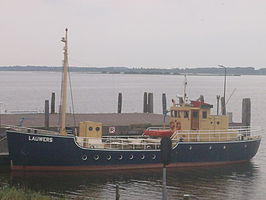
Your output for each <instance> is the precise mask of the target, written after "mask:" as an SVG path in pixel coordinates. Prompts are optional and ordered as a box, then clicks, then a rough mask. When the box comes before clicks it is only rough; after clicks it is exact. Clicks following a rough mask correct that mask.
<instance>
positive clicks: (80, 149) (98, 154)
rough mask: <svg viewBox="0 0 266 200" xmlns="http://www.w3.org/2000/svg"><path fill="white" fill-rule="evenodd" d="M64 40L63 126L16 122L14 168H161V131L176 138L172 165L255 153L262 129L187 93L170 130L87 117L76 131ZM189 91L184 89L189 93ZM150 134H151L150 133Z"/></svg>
mask: <svg viewBox="0 0 266 200" xmlns="http://www.w3.org/2000/svg"><path fill="white" fill-rule="evenodd" d="M62 42H63V43H64V44H65V46H64V74H63V81H62V105H61V115H60V131H59V132H55V131H47V130H37V129H32V128H23V127H12V128H11V129H10V130H7V131H6V132H7V139H8V147H9V155H10V160H11V170H23V171H70V170H76V171H85V170H108V169H109V170H110V169H111V170H121V169H144V168H159V167H162V164H161V152H160V141H161V139H160V138H158V137H151V136H160V137H162V136H170V137H171V140H172V150H171V164H169V165H168V167H185V166H207V165H222V164H231V163H240V162H246V161H249V160H250V159H251V158H252V157H254V156H255V154H256V153H257V150H258V148H259V145H260V141H261V137H260V136H259V135H260V133H261V130H260V129H253V128H251V127H229V126H228V117H227V116H226V115H219V116H218V115H211V114H210V109H211V108H212V106H211V105H210V104H207V103H205V102H204V101H203V100H198V101H194V102H193V101H188V99H187V97H186V95H185V96H184V98H179V103H178V104H176V103H175V101H174V100H173V101H172V102H173V104H172V106H171V108H170V114H171V118H170V123H169V125H170V126H169V128H168V129H166V130H154V129H149V130H147V131H146V134H144V135H143V136H136V137H129V136H125V137H122V136H105V137H104V136H102V124H101V123H97V122H91V121H85V122H81V123H80V124H79V130H78V132H77V133H76V134H75V135H70V134H67V132H66V128H65V118H66V113H65V112H66V96H67V95H66V93H67V89H66V88H67V71H68V70H67V68H68V40H67V29H66V35H65V37H64V38H63V39H62ZM185 94H186V93H185ZM147 135H148V136H147Z"/></svg>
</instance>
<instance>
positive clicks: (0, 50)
mask: <svg viewBox="0 0 266 200" xmlns="http://www.w3.org/2000/svg"><path fill="white" fill-rule="evenodd" d="M0 25H1V27H0V31H1V32H0V66H7V65H8V66H9V65H42V66H43V65H47V66H60V65H61V64H62V57H63V55H62V47H63V43H62V42H60V39H61V37H62V36H64V29H65V27H68V28H69V48H70V49H69V52H70V59H69V60H70V65H72V66H89V67H104V66H129V67H154V68H158V67H160V68H172V67H205V66H217V65H219V64H223V65H225V66H231V67H234V66H242V67H244V66H252V67H255V68H262V67H266V1H265V0H1V1H0Z"/></svg>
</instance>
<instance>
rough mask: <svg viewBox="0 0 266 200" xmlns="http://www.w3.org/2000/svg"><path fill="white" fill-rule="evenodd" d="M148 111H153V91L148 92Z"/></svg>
mask: <svg viewBox="0 0 266 200" xmlns="http://www.w3.org/2000/svg"><path fill="white" fill-rule="evenodd" d="M148 113H153V93H149V94H148Z"/></svg>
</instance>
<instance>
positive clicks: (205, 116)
mask: <svg viewBox="0 0 266 200" xmlns="http://www.w3.org/2000/svg"><path fill="white" fill-rule="evenodd" d="M202 119H207V111H202Z"/></svg>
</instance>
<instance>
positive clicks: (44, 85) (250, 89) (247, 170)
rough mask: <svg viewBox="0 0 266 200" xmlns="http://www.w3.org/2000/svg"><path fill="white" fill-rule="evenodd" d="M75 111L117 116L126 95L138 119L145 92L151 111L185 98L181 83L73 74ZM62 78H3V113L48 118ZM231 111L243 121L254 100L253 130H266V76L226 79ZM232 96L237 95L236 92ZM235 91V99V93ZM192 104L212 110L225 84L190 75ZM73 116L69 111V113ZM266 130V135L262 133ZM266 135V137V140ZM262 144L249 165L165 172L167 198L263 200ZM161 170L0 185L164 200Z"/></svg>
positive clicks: (26, 176) (34, 177) (13, 179)
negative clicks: (246, 101)
mask: <svg viewBox="0 0 266 200" xmlns="http://www.w3.org/2000/svg"><path fill="white" fill-rule="evenodd" d="M71 80H72V90H73V95H74V103H75V110H76V112H79V113H97V112H106V113H110V112H116V110H117V95H118V93H119V92H122V93H123V108H122V111H123V112H141V111H142V99H143V92H145V91H147V92H153V93H154V111H155V113H161V112H162V109H161V95H162V93H166V95H167V103H168V105H170V102H171V98H173V97H176V95H182V91H183V83H184V78H183V77H182V76H172V75H169V76H168V75H120V74H115V75H110V74H86V73H72V76H71ZM60 82H61V74H60V73H52V72H0V92H1V95H0V102H1V104H0V105H1V111H2V113H3V112H5V111H6V112H7V113H12V112H17V111H35V112H43V107H44V100H45V99H50V96H51V93H52V92H56V96H57V98H56V101H57V102H59V96H58V95H59V93H60V86H59V85H60ZM227 83H228V87H227V99H228V98H229V96H230V95H231V94H232V93H233V94H232V96H231V98H230V101H229V102H228V104H227V111H228V112H233V113H234V121H240V120H241V102H242V99H243V98H245V97H249V98H251V103H252V124H253V125H255V126H262V127H264V128H266V126H265V122H266V115H265V111H266V87H265V86H266V77H265V76H230V77H228V79H227ZM234 90H235V91H234ZM233 91H234V92H233ZM188 94H189V97H190V98H191V99H195V98H197V97H198V96H199V95H200V94H203V95H204V96H205V101H206V102H208V103H211V104H214V109H213V110H214V111H215V110H216V108H215V102H216V95H223V77H220V76H188ZM69 109H70V108H69ZM265 130H266V129H265ZM264 135H265V133H263V136H264ZM265 151H266V146H265V141H264V140H262V143H261V146H260V149H259V151H258V154H257V155H256V157H255V158H254V159H253V160H252V161H251V162H248V163H245V164H237V165H229V166H219V167H207V168H206V167H205V168H186V169H168V171H167V176H168V179H167V186H168V196H169V199H178V198H180V197H181V196H182V195H183V194H191V195H193V196H194V197H195V199H207V200H208V199H210V200H213V199H259V200H260V199H261V200H263V199H265V197H266V184H265V182H266V170H265V167H266V159H265V156H264V155H265ZM161 180H162V171H161V170H145V171H142V170H136V171H112V172H110V171H109V172H90V173H73V172H71V173H11V172H8V171H6V170H3V169H1V170H0V184H1V185H3V184H11V185H20V186H23V187H26V188H31V189H33V190H36V191H42V192H45V193H48V194H50V195H53V196H62V195H64V196H66V197H67V198H68V199H75V198H78V197H79V198H81V199H114V198H115V185H116V184H119V185H120V188H121V199H161Z"/></svg>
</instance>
